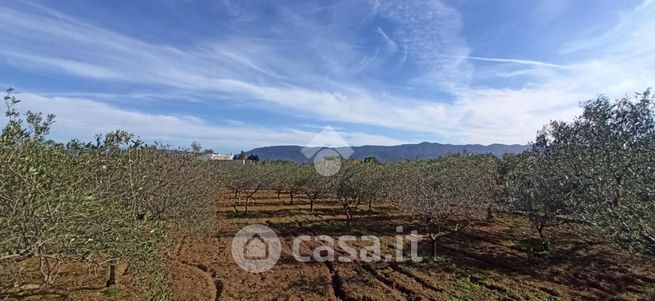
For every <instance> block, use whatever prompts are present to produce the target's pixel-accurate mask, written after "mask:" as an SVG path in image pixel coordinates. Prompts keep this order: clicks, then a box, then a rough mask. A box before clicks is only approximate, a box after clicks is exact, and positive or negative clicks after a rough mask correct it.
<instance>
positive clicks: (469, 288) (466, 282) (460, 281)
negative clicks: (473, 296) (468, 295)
mask: <svg viewBox="0 0 655 301" xmlns="http://www.w3.org/2000/svg"><path fill="white" fill-rule="evenodd" d="M457 286H459V287H460V288H461V289H463V290H464V291H465V292H477V291H479V290H480V288H481V286H480V285H479V284H477V283H473V282H472V281H471V277H469V276H468V275H465V276H460V277H457Z"/></svg>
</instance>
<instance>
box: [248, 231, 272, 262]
mask: <svg viewBox="0 0 655 301" xmlns="http://www.w3.org/2000/svg"><path fill="white" fill-rule="evenodd" d="M269 254H270V251H269V248H268V243H267V242H266V240H264V238H262V237H261V236H259V234H255V235H254V236H252V237H250V238H249V239H248V240H247V241H246V245H245V247H244V248H243V258H246V259H248V260H263V259H266V258H268V256H269Z"/></svg>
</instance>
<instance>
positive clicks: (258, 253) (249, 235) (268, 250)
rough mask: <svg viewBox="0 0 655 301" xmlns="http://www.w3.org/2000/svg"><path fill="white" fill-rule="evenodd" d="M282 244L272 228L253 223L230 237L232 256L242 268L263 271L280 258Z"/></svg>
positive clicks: (254, 271) (257, 271) (255, 271)
mask: <svg viewBox="0 0 655 301" xmlns="http://www.w3.org/2000/svg"><path fill="white" fill-rule="evenodd" d="M281 252H282V246H281V244H280V239H279V238H278V237H277V234H275V231H273V229H271V228H269V227H267V226H264V225H261V224H254V225H248V226H245V227H243V228H242V229H241V230H239V232H237V234H236V235H234V238H233V239H232V258H233V259H234V262H235V263H236V264H237V265H239V267H241V268H242V269H243V270H245V271H247V272H250V273H263V272H265V271H268V270H269V269H271V268H272V267H273V266H274V265H275V264H276V263H277V261H278V260H279V259H280V253H281Z"/></svg>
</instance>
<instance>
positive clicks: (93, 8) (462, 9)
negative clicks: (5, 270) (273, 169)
mask: <svg viewBox="0 0 655 301" xmlns="http://www.w3.org/2000/svg"><path fill="white" fill-rule="evenodd" d="M654 15H655V3H653V1H630V0H627V1H613V0H612V1H609V0H607V1H601V0H593V1H592V0H588V1H583V0H579V1H566V0H548V1H524V0H521V1H518V0H516V1H511V0H508V1H484V0H474V1H463V0H452V1H316V2H310V1H228V0H213V1H174V0H161V1H145V0H142V1H87V0H84V1H83V0H71V1H11V0H8V1H2V2H1V3H0V18H2V20H3V21H2V22H0V37H1V40H0V41H1V42H0V85H2V86H13V87H15V88H16V89H17V90H18V91H19V92H20V94H19V95H18V97H19V98H20V99H22V100H23V103H22V104H21V105H22V108H23V109H30V110H34V111H43V112H48V113H55V114H56V115H57V123H56V124H55V127H54V130H53V133H52V134H53V137H54V138H56V139H58V140H68V139H70V138H75V137H77V138H83V139H90V138H91V137H92V136H93V135H94V134H96V133H101V132H107V131H110V130H113V129H118V128H120V129H126V130H129V131H132V132H134V133H136V134H138V135H140V136H141V137H143V138H144V139H146V140H148V141H153V140H158V141H163V142H166V143H170V144H173V145H178V146H186V145H189V144H190V143H191V142H192V141H194V140H195V141H199V142H200V143H201V144H202V145H203V146H205V147H211V148H213V149H214V150H216V151H223V152H235V151H238V150H240V149H250V148H252V147H258V146H265V145H279V144H297V145H304V144H305V143H307V142H309V141H311V140H312V138H313V137H314V136H315V135H316V134H317V133H319V132H320V131H321V130H322V129H323V128H324V127H326V126H331V127H333V128H334V129H335V130H336V131H337V132H338V134H339V135H341V136H342V137H343V138H344V140H345V141H346V142H347V143H348V144H350V145H363V144H384V145H392V144H400V143H415V142H421V141H431V142H442V143H481V144H490V143H527V142H529V141H531V140H532V139H533V137H534V135H535V133H536V131H537V130H539V129H540V128H541V127H542V126H543V125H544V124H545V123H547V122H548V121H549V120H553V119H558V120H570V119H571V118H572V117H573V116H575V115H576V114H578V113H579V112H580V110H579V108H578V104H579V102H580V101H583V100H586V99H590V98H593V97H596V96H598V95H599V94H601V93H602V94H605V95H608V96H610V97H621V96H624V95H630V94H631V93H632V92H637V91H643V90H644V89H645V88H647V87H650V86H653V83H654V82H655V42H653V41H654V40H655V18H653V16H654Z"/></svg>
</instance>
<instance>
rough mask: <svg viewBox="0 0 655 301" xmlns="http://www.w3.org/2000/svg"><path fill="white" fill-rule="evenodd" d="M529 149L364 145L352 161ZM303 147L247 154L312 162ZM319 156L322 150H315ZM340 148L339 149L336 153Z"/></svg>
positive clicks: (263, 149) (515, 146)
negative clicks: (369, 158) (367, 158)
mask: <svg viewBox="0 0 655 301" xmlns="http://www.w3.org/2000/svg"><path fill="white" fill-rule="evenodd" d="M528 147H529V146H528V145H520V144H511V145H507V144H491V145H481V144H466V145H453V144H440V143H430V142H423V143H419V144H401V145H394V146H380V145H363V146H354V147H352V150H353V151H354V152H353V154H352V156H350V158H349V159H357V160H363V159H364V158H366V157H370V156H373V157H376V158H377V159H378V160H380V161H382V162H389V161H397V160H403V159H433V158H438V157H441V156H444V155H447V154H451V153H464V152H466V153H469V154H488V153H491V154H494V155H496V156H502V155H503V154H507V153H513V154H515V153H520V152H523V151H525V150H526V149H528ZM302 149H303V146H297V145H280V146H267V147H260V148H255V149H252V150H250V151H248V152H247V153H248V154H255V155H257V156H259V159H260V160H265V161H268V160H286V161H295V162H302V163H305V162H311V161H312V160H313V157H310V158H307V157H305V155H304V154H303V153H302V152H301V150H302ZM313 149H314V150H315V151H313V152H311V153H316V152H318V150H320V149H321V148H320V147H319V148H313ZM338 150H339V148H337V151H338Z"/></svg>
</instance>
